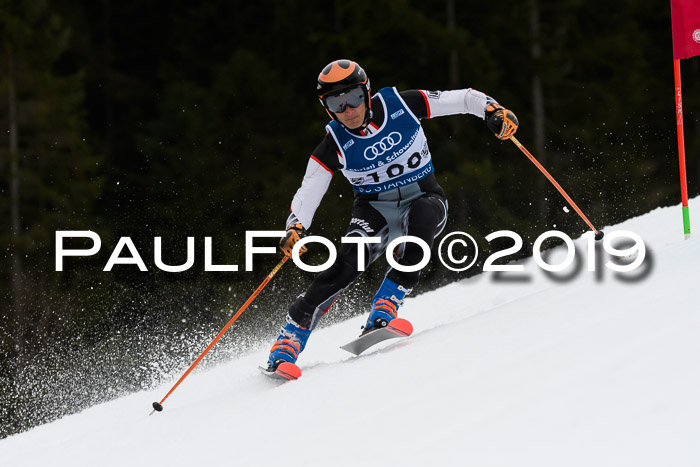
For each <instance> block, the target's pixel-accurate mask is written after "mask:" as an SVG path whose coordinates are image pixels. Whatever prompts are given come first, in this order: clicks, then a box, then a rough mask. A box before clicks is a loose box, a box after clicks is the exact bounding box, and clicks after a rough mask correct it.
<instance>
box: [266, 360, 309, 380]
mask: <svg viewBox="0 0 700 467" xmlns="http://www.w3.org/2000/svg"><path fill="white" fill-rule="evenodd" d="M258 370H260V372H261V373H262V374H264V375H265V376H268V377H270V378H273V379H279V380H283V381H293V380H295V379H298V378H299V377H300V376H301V370H300V369H299V367H298V366H296V365H295V364H294V363H289V362H282V363H280V364H279V365H277V368H272V367H269V366H268V367H262V366H259V367H258Z"/></svg>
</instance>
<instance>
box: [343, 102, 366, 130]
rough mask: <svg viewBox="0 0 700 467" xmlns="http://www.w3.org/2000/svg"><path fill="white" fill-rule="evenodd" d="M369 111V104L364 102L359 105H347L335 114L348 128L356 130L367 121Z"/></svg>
mask: <svg viewBox="0 0 700 467" xmlns="http://www.w3.org/2000/svg"><path fill="white" fill-rule="evenodd" d="M366 112H367V106H366V104H365V103H364V102H363V103H362V104H360V105H359V106H357V107H350V106H347V107H345V110H344V111H342V112H337V113H336V114H335V116H336V117H338V121H340V123H342V124H343V125H344V126H345V127H346V128H349V129H351V130H355V129H357V128H360V127H361V126H362V124H363V123H364V122H365V113H366Z"/></svg>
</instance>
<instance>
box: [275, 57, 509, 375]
mask: <svg viewBox="0 0 700 467" xmlns="http://www.w3.org/2000/svg"><path fill="white" fill-rule="evenodd" d="M317 90H318V97H319V99H320V101H321V104H323V107H324V108H325V109H326V111H327V112H328V114H329V115H330V117H331V121H330V122H329V123H328V125H327V126H326V136H325V138H324V139H323V140H322V141H321V143H320V144H319V145H318V146H317V147H316V149H315V150H314V152H313V154H312V155H311V157H310V159H309V161H308V164H307V167H306V173H305V175H304V179H303V182H302V185H301V187H300V188H299V189H298V191H297V192H296V194H295V196H294V198H293V200H292V204H291V213H290V215H289V217H288V219H287V224H286V231H287V233H286V235H285V236H284V237H283V238H282V240H281V242H280V249H281V250H282V251H283V252H284V254H285V255H291V253H292V248H293V247H294V245H295V244H296V243H297V242H298V241H299V240H300V239H301V238H303V237H304V236H306V235H307V229H308V228H309V227H310V226H311V222H312V220H313V217H314V213H315V212H316V209H317V208H318V206H319V204H320V202H321V199H322V198H323V195H324V194H325V192H326V190H327V189H328V186H329V184H330V181H331V177H332V176H333V173H334V172H336V171H341V172H342V173H343V175H344V176H345V177H346V178H347V179H348V180H349V181H350V183H351V184H352V188H353V190H354V192H355V200H354V204H353V208H352V216H351V220H350V223H349V226H348V229H347V233H346V236H347V237H375V239H378V241H379V243H367V244H365V245H362V246H358V244H357V243H343V244H342V246H341V248H340V250H339V252H338V256H337V258H336V261H335V262H334V264H333V265H332V266H331V267H330V268H329V269H327V270H325V271H323V272H321V273H319V274H318V275H317V276H316V278H315V279H314V280H313V281H312V283H311V285H310V286H309V288H308V289H307V290H306V292H305V293H303V294H302V295H300V296H299V297H298V298H297V299H296V300H295V301H294V302H293V303H292V304H291V306H290V307H289V310H288V313H287V317H286V324H285V325H284V326H283V327H282V329H281V331H280V335H279V337H278V338H277V341H276V342H275V343H274V345H273V346H272V349H271V350H270V356H269V360H268V369H270V370H274V369H276V368H277V366H278V365H279V364H280V363H282V362H290V363H295V362H296V360H297V358H298V357H299V354H300V353H301V352H302V351H303V350H304V347H305V346H306V342H307V340H308V339H309V336H310V335H311V332H312V331H313V329H314V328H315V327H316V325H317V324H318V322H319V320H320V318H321V317H322V316H323V315H324V314H325V313H326V312H327V311H328V309H329V308H330V306H331V305H332V304H333V302H334V300H335V299H336V298H337V297H338V295H340V293H341V292H342V291H343V290H344V289H345V288H347V287H348V286H349V285H350V284H351V283H352V282H353V281H354V280H355V279H356V278H357V277H358V276H359V275H360V274H361V270H358V269H359V268H358V264H357V262H358V247H361V248H363V249H364V258H365V268H366V267H367V266H368V265H369V264H371V263H372V262H373V261H375V260H376V259H377V258H378V257H379V256H381V255H382V254H383V253H384V252H385V250H386V247H387V245H388V244H389V243H390V242H391V241H392V240H393V239H395V238H398V237H400V236H403V235H411V236H415V237H418V238H420V239H422V240H423V241H424V242H426V243H427V244H428V245H429V246H432V244H433V240H434V239H435V238H436V237H437V236H438V235H439V234H440V232H442V230H443V229H444V227H445V222H446V220H447V201H446V199H445V193H444V192H443V190H442V188H441V187H440V185H439V184H438V183H437V180H436V178H435V175H434V170H433V164H432V160H431V155H430V150H429V149H428V142H427V140H426V137H425V134H424V133H423V129H422V127H421V125H420V120H421V119H424V118H434V117H441V116H443V115H455V114H465V113H469V114H472V115H476V116H477V117H479V118H482V119H484V120H485V122H486V125H487V127H488V128H489V129H490V130H491V131H492V132H493V133H494V134H495V135H496V136H497V137H498V138H500V139H508V138H509V137H510V136H511V135H513V134H514V133H515V131H516V130H517V128H518V120H517V118H516V117H515V115H514V114H513V112H511V111H509V110H506V109H505V108H503V107H502V106H501V105H499V104H498V103H497V102H496V101H495V100H494V99H492V98H491V97H489V96H487V95H486V94H484V93H482V92H479V91H476V90H474V89H459V90H453V91H441V92H440V91H422V90H410V91H401V92H399V91H397V90H396V88H393V87H391V88H384V89H381V90H380V91H379V92H377V93H375V94H374V95H372V96H370V82H369V79H368V78H367V74H366V73H365V71H364V70H363V69H362V68H361V67H360V66H359V65H358V64H357V63H355V62H353V61H351V60H335V61H333V62H331V63H329V64H328V65H327V66H326V67H325V68H323V70H322V71H321V73H320V74H319V76H318V83H317ZM305 251H306V247H305V246H303V247H302V248H301V250H300V252H301V253H303V252H305ZM422 259H423V249H422V247H421V246H420V245H418V244H416V243H411V242H407V243H404V244H402V245H401V247H400V248H399V250H398V254H397V262H398V264H400V265H402V266H414V265H417V264H418V263H419V262H420V261H421V260H422ZM419 276H420V273H419V272H402V271H399V270H398V269H394V268H390V269H389V271H388V273H387V274H386V276H385V278H384V281H383V282H382V284H381V286H380V287H379V290H378V291H377V293H376V294H375V296H374V298H373V299H372V304H371V306H370V314H369V317H368V319H367V323H366V324H365V326H364V331H363V333H366V332H369V331H371V330H373V329H376V328H378V327H382V326H386V325H387V324H388V323H389V321H391V320H392V319H394V318H396V317H397V313H398V309H399V306H400V305H401V304H402V302H403V300H404V297H406V295H408V294H409V293H410V292H411V290H412V289H413V288H414V287H415V286H416V284H417V283H418V280H419Z"/></svg>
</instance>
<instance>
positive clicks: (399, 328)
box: [340, 318, 413, 355]
mask: <svg viewBox="0 0 700 467" xmlns="http://www.w3.org/2000/svg"><path fill="white" fill-rule="evenodd" d="M411 333H413V325H412V324H411V323H410V322H409V321H407V320H405V319H401V318H396V319H392V320H391V321H390V322H389V324H388V325H387V326H386V327H384V328H379V329H375V330H372V331H369V332H368V333H366V334H362V335H361V336H360V337H358V338H357V339H355V340H354V341H351V342H348V343H347V344H345V345H343V346H341V347H340V348H341V349H343V350H347V351H348V352H350V353H351V354H354V355H360V354H361V353H362V352H364V351H365V350H367V349H369V348H370V347H372V346H373V345H376V344H378V343H380V342H382V341H385V340H387V339H393V338H396V337H408V336H410V335H411Z"/></svg>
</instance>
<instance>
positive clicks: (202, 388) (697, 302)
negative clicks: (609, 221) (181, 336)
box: [0, 198, 700, 467]
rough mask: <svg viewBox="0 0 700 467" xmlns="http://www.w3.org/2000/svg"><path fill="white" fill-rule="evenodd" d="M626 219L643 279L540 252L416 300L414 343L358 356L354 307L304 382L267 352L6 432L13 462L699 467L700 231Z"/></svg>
mask: <svg viewBox="0 0 700 467" xmlns="http://www.w3.org/2000/svg"><path fill="white" fill-rule="evenodd" d="M690 212H691V216H693V213H698V212H700V201H698V199H697V198H696V199H694V200H692V201H691V206H690ZM695 215H696V216H697V214H695ZM691 221H692V218H691ZM696 224H697V221H696ZM696 228H697V227H696ZM619 229H624V230H631V231H633V232H635V233H637V234H639V235H640V236H641V237H642V238H643V239H644V241H645V244H646V245H647V248H648V250H649V253H648V257H647V259H646V260H645V266H646V268H645V269H644V270H645V271H646V274H641V275H640V274H638V273H636V272H635V273H632V274H628V275H627V276H626V277H637V276H639V278H638V279H637V280H634V281H624V280H621V279H620V278H619V277H618V276H616V275H615V273H613V272H612V271H610V270H608V269H606V268H603V270H602V273H601V272H600V270H599V272H588V271H586V269H585V267H584V268H582V269H581V270H579V271H578V272H575V271H574V273H573V274H571V277H569V278H568V279H567V280H564V281H555V280H552V279H551V278H548V277H547V276H545V275H544V274H543V273H542V272H541V271H540V270H539V268H537V267H536V265H535V264H534V263H533V262H532V260H529V261H526V262H524V263H523V264H524V265H525V272H524V273H517V274H515V275H511V276H509V275H508V274H506V276H505V277H515V276H517V277H519V278H524V280H519V281H502V280H496V275H494V274H493V273H485V274H482V275H480V276H477V277H474V278H472V279H469V280H465V281H461V282H459V283H455V284H452V285H450V286H448V287H444V288H443V289H440V290H437V291H434V292H431V293H426V294H423V295H420V296H417V297H415V298H410V299H408V300H407V301H406V304H405V305H404V307H403V308H402V312H401V315H402V316H403V317H406V318H407V319H409V320H411V321H412V322H413V324H414V328H415V332H414V335H413V336H412V337H410V338H408V339H405V340H402V341H395V342H393V343H388V344H385V345H383V346H380V347H379V348H378V349H376V350H373V351H370V352H368V353H367V354H365V355H362V356H360V357H352V356H351V355H349V354H347V353H345V352H344V351H342V350H340V349H339V348H338V346H339V345H340V344H342V343H345V342H346V341H347V340H348V339H349V338H351V337H353V336H354V335H356V334H357V332H358V330H359V327H360V325H361V324H362V321H363V318H355V319H352V320H350V321H347V322H344V323H340V324H338V325H334V326H330V327H327V328H324V329H320V330H318V331H317V332H316V333H314V335H313V336H312V338H311V340H310V341H309V345H308V348H307V350H306V351H305V352H304V354H302V357H301V358H300V360H299V364H300V366H301V368H302V370H303V372H304V375H303V377H302V378H301V379H300V380H298V381H295V382H290V383H286V384H283V385H278V384H275V383H273V382H271V381H269V380H267V379H266V378H264V377H263V376H262V375H260V374H259V373H258V371H257V370H256V366H257V365H258V364H259V363H261V362H262V361H264V360H265V358H266V355H267V350H268V349H267V347H264V348H260V349H259V350H257V351H255V352H253V353H251V354H248V355H243V356H241V357H240V358H238V359H236V360H233V361H230V362H228V363H226V364H223V365H220V366H218V367H216V368H214V369H212V370H209V371H204V372H196V373H194V374H192V375H191V376H190V377H189V378H188V379H187V380H185V382H184V383H183V384H182V385H181V386H180V387H179V388H178V389H177V390H176V391H175V392H174V393H173V395H172V396H171V397H170V398H169V399H168V400H167V401H166V402H165V404H164V407H165V410H164V411H163V412H162V413H157V414H155V415H153V416H151V417H149V416H148V414H149V413H150V410H151V402H153V401H155V400H160V399H161V398H162V396H163V395H165V393H166V392H167V391H168V389H170V387H171V385H172V383H168V384H167V385H165V386H163V387H160V388H157V389H156V390H154V391H151V392H143V393H138V394H133V395H131V396H128V397H124V398H122V399H118V400H114V401H112V402H109V403H105V404H102V405H99V406H95V407H92V408H91V409H89V410H85V411H84V412H82V413H79V414H76V415H72V416H69V417H65V418H63V419H61V420H58V421H55V422H53V423H50V424H47V425H43V426H40V427H37V428H35V429H33V430H31V431H29V432H26V433H22V434H19V435H15V436H12V437H9V438H7V439H5V440H2V441H0V465H2V466H8V467H9V466H13V467H14V466H96V465H99V466H120V467H121V466H125V465H134V466H149V467H150V466H188V467H189V466H194V465H197V466H202V465H210V464H211V465H241V466H267V465H291V466H297V465H299V466H301V465H304V466H345V465H348V466H349V465H353V466H355V465H366V466H374V465H377V466H379V465H411V466H413V465H415V466H424V465H434V466H438V465H439V466H444V465H474V466H480V467H486V466H538V467H541V466H587V467H588V466H593V465H595V466H597V467H600V466H616V467H619V466H635V467H641V466H655V467H657V466H674V467H680V466H697V465H700V449H698V440H700V368H699V365H698V359H699V357H700V294H698V291H697V289H696V287H698V285H700V238H698V236H696V237H694V238H691V239H689V240H685V241H684V240H683V238H682V221H681V210H680V207H678V206H675V207H672V208H663V209H657V210H654V211H652V212H651V213H649V214H647V215H644V216H641V217H638V218H635V219H630V220H628V221H625V222H623V223H622V224H620V225H618V226H614V227H607V228H605V231H606V233H608V234H609V233H611V232H612V231H615V230H619ZM576 244H577V247H579V252H578V254H579V255H581V254H583V253H582V252H585V242H584V241H583V240H577V242H576ZM558 255H559V253H558V252H557V253H556V254H554V255H553V256H552V257H551V258H549V262H550V263H552V264H555V263H557V262H558V260H557V259H556V258H557V256H558ZM584 258H585V257H584ZM562 274H564V275H566V274H567V272H566V271H565V272H564V273H562ZM229 332H234V333H235V326H234V327H233V328H232V329H231V330H230V331H229ZM174 376H175V378H176V377H177V376H179V375H174ZM173 382H174V380H173Z"/></svg>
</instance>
